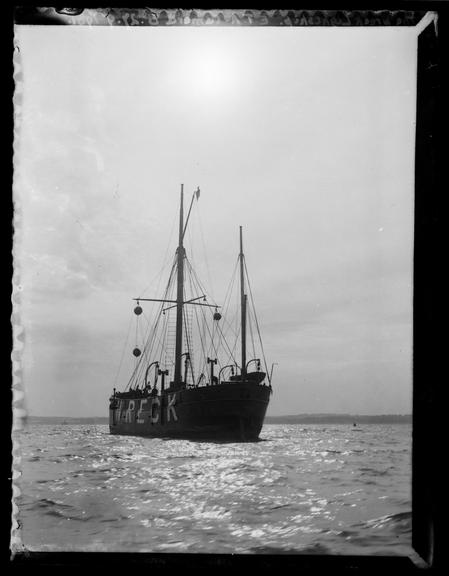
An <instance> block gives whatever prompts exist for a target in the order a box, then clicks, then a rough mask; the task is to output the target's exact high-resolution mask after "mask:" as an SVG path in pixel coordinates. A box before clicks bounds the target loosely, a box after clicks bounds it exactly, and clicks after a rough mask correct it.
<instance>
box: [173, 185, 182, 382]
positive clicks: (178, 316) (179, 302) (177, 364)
mask: <svg viewBox="0 0 449 576" xmlns="http://www.w3.org/2000/svg"><path fill="white" fill-rule="evenodd" d="M183 238H184V184H181V202H180V208H179V245H178V249H177V272H178V282H177V284H178V285H177V293H176V343H175V374H174V379H173V380H174V382H175V384H180V383H181V380H182V373H181V356H182V312H183V306H184V257H185V250H184V245H183Z"/></svg>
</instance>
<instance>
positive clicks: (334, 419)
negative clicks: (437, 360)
mask: <svg viewBox="0 0 449 576" xmlns="http://www.w3.org/2000/svg"><path fill="white" fill-rule="evenodd" d="M27 422H28V423H29V424H62V425H63V424H108V423H109V418H108V417H107V416H97V417H96V416H91V417H84V418H83V417H76V418H74V417H64V416H28V418H27ZM411 423H412V415H411V414H373V415H365V414H364V415H361V414H294V415H287V416H266V417H265V424H351V425H353V424H356V425H359V424H411Z"/></svg>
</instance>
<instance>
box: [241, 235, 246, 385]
mask: <svg viewBox="0 0 449 576" xmlns="http://www.w3.org/2000/svg"><path fill="white" fill-rule="evenodd" d="M239 259H240V307H241V340H242V361H241V362H242V366H241V376H242V380H243V379H244V378H245V377H246V294H245V276H244V263H243V236H242V227H241V226H240V254H239Z"/></svg>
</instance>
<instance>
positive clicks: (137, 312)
mask: <svg viewBox="0 0 449 576" xmlns="http://www.w3.org/2000/svg"><path fill="white" fill-rule="evenodd" d="M142 312H143V310H142V308H141V306H136V307H135V308H134V314H137V316H139V314H142Z"/></svg>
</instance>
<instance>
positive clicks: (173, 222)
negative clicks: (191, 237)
mask: <svg viewBox="0 0 449 576" xmlns="http://www.w3.org/2000/svg"><path fill="white" fill-rule="evenodd" d="M177 219H178V216H177V214H176V211H175V212H174V215H173V218H172V224H171V229H170V236H169V239H168V242H167V247H166V249H165V254H164V257H163V259H162V263H163V264H162V268H161V269H160V271H159V272H158V273H157V274H156V275H155V276H154V278H153V279H152V280H151V282H150V283H149V284H148V286H147V287H146V288H145V290H144V291H143V292H142V294H145V292H146V291H147V290H148V288H149V287H150V286H151V284H152V283H153V282H154V280H155V279H156V278H157V277H158V276H159V282H158V284H157V288H156V292H159V286H160V284H161V279H162V272H163V271H164V270H165V268H166V267H167V265H168V258H167V256H168V251H169V249H170V246H171V240H172V237H173V231H174V229H175V222H176V221H177Z"/></svg>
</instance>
